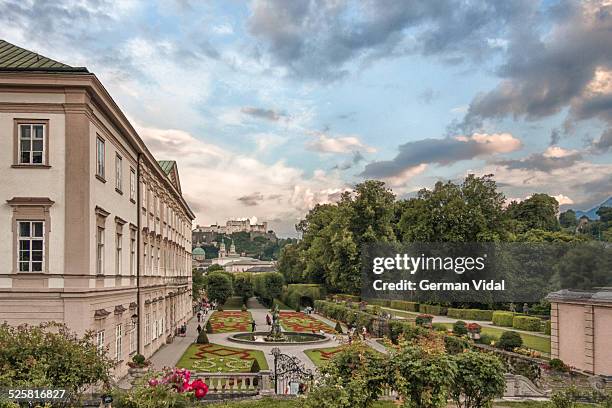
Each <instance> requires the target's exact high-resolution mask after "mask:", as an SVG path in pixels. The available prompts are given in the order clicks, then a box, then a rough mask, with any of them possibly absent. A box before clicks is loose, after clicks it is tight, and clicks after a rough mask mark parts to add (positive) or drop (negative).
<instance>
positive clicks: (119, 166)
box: [115, 155, 123, 191]
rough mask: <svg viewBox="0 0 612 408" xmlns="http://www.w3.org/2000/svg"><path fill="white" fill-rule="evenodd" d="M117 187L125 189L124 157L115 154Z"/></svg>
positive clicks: (121, 189) (120, 189)
mask: <svg viewBox="0 0 612 408" xmlns="http://www.w3.org/2000/svg"><path fill="white" fill-rule="evenodd" d="M115 188H116V189H117V190H119V191H123V159H122V158H121V156H119V155H116V156H115Z"/></svg>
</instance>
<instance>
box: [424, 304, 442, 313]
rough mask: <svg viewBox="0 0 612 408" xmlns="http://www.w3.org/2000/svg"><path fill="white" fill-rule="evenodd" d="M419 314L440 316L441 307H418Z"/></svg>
mask: <svg viewBox="0 0 612 408" xmlns="http://www.w3.org/2000/svg"><path fill="white" fill-rule="evenodd" d="M419 312H421V313H427V314H431V315H441V314H442V306H440V305H424V304H420V305H419Z"/></svg>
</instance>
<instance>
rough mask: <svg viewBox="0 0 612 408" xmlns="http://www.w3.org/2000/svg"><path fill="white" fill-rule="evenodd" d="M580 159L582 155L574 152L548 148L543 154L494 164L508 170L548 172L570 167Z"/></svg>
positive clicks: (553, 147)
mask: <svg viewBox="0 0 612 408" xmlns="http://www.w3.org/2000/svg"><path fill="white" fill-rule="evenodd" d="M581 159H582V154H581V153H580V152H578V151H576V150H565V149H563V148H561V147H558V146H550V147H549V148H548V149H546V151H545V152H544V153H533V154H530V155H529V156H527V157H525V158H523V159H518V160H498V161H496V162H495V163H496V164H498V165H501V166H505V167H507V168H509V169H527V170H539V171H545V172H550V171H552V170H554V169H561V168H565V167H570V166H572V165H573V164H574V163H576V162H577V161H579V160H581Z"/></svg>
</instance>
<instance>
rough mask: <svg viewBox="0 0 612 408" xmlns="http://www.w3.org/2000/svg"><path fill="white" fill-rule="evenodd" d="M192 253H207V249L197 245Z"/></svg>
mask: <svg viewBox="0 0 612 408" xmlns="http://www.w3.org/2000/svg"><path fill="white" fill-rule="evenodd" d="M191 254H192V255H206V251H204V250H203V249H202V248H200V247H196V248H194V250H193V251H191Z"/></svg>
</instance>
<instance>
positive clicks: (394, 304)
mask: <svg viewBox="0 0 612 408" xmlns="http://www.w3.org/2000/svg"><path fill="white" fill-rule="evenodd" d="M389 307H391V309H399V310H405V311H407V312H418V311H419V304H418V303H416V302H406V301H404V300H392V301H391V303H390V306H389Z"/></svg>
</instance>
